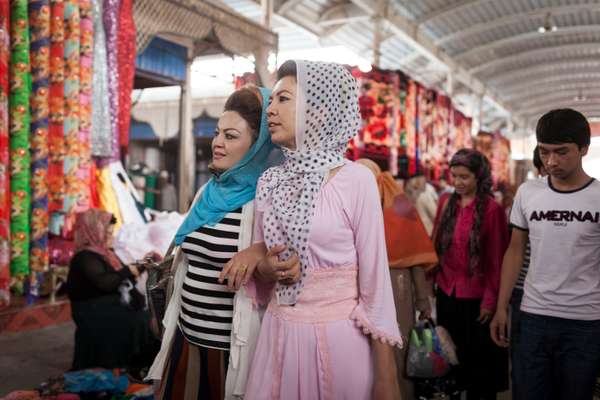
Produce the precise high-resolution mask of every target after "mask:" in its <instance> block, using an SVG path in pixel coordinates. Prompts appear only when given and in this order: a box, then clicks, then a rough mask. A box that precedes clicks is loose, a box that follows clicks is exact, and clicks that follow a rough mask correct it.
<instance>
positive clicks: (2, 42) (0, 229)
mask: <svg viewBox="0 0 600 400" xmlns="http://www.w3.org/2000/svg"><path fill="white" fill-rule="evenodd" d="M9 32H10V5H9V1H8V0H0V308H4V307H6V306H8V304H9V302H10V290H9V285H10V174H9V168H10V162H9V160H10V157H9V141H10V138H9V128H8V127H9V123H8V93H9V81H8V74H9V63H10V35H9Z"/></svg>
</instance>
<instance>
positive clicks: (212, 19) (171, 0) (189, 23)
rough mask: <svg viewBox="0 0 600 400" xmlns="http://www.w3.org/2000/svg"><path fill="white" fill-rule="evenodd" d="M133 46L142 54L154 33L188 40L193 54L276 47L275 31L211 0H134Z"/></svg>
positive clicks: (273, 48) (231, 52) (254, 50)
mask: <svg viewBox="0 0 600 400" xmlns="http://www.w3.org/2000/svg"><path fill="white" fill-rule="evenodd" d="M133 12H134V17H135V21H136V28H137V35H136V48H137V51H138V53H142V52H143V51H144V49H145V48H146V47H147V46H148V44H149V43H150V41H151V40H152V38H153V37H154V36H156V35H165V34H166V35H172V36H176V37H183V38H186V39H189V40H191V41H192V43H193V45H194V54H193V55H194V56H198V55H206V54H210V53H211V52H213V53H221V52H225V53H229V54H244V55H245V54H253V53H254V52H256V51H258V49H259V48H261V47H265V48H269V49H272V50H274V51H276V50H277V44H278V38H277V34H276V33H274V32H272V31H270V30H269V29H267V28H265V27H263V26H262V25H260V24H258V23H256V22H253V21H250V20H248V19H247V18H244V17H243V16H241V15H239V14H237V13H235V12H231V11H229V10H227V9H226V8H223V7H220V6H218V5H216V4H213V3H211V2H207V1H202V0H143V1H136V2H134V11H133Z"/></svg>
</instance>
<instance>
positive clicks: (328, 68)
mask: <svg viewBox="0 0 600 400" xmlns="http://www.w3.org/2000/svg"><path fill="white" fill-rule="evenodd" d="M296 67H297V71H298V76H297V81H298V86H297V96H296V116H297V119H296V143H297V150H294V151H291V150H288V149H283V150H284V157H285V161H284V163H283V164H282V165H281V166H276V167H273V168H270V169H268V170H267V171H266V172H265V173H264V174H263V175H262V177H261V178H260V184H259V185H258V192H257V195H256V198H257V207H258V209H259V210H261V211H264V221H263V224H264V228H265V229H264V232H265V242H266V244H267V247H269V248H271V247H273V246H276V245H279V244H285V245H287V247H288V249H287V250H286V251H285V252H283V253H282V257H283V259H287V258H288V257H290V255H291V254H292V253H296V254H298V256H299V257H300V263H301V268H302V277H301V279H300V281H299V282H298V283H296V284H294V285H292V286H285V285H278V286H277V289H276V290H277V301H278V303H279V304H287V305H292V304H295V303H296V301H297V299H298V296H299V294H300V291H301V290H302V287H303V286H304V278H305V277H306V273H307V267H308V237H309V233H310V228H311V225H312V219H313V216H314V211H315V207H316V200H317V196H318V193H319V191H320V190H321V186H322V184H323V182H324V180H325V177H326V176H327V174H328V173H329V171H330V170H331V169H332V168H335V167H338V166H341V165H343V164H344V163H345V162H346V160H345V158H344V153H345V150H346V147H347V146H348V142H349V141H350V139H351V138H352V137H353V136H354V135H356V134H357V133H358V130H359V128H360V121H361V120H360V114H359V106H358V95H357V93H358V91H357V85H356V81H355V80H354V78H353V77H352V75H351V74H350V72H349V71H348V70H347V69H346V68H344V67H343V66H342V65H339V64H334V63H323V62H310V61H296Z"/></svg>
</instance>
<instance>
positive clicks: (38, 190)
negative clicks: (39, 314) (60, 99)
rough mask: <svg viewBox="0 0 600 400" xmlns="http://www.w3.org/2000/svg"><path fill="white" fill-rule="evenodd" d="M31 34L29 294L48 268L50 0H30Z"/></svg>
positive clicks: (35, 288)
mask: <svg viewBox="0 0 600 400" xmlns="http://www.w3.org/2000/svg"><path fill="white" fill-rule="evenodd" d="M29 26H30V38H31V75H32V82H33V86H32V93H31V132H30V146H31V192H32V193H31V222H30V226H31V242H30V262H29V265H30V267H31V274H30V281H29V282H30V285H29V294H30V295H32V296H39V289H40V285H41V282H42V281H43V279H42V278H43V273H44V271H46V270H47V269H48V179H47V177H48V114H49V111H48V101H49V94H50V93H49V83H48V79H49V74H50V72H49V71H50V2H49V0H30V1H29Z"/></svg>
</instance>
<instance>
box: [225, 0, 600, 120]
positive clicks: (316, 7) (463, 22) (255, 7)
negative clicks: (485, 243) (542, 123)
mask: <svg viewBox="0 0 600 400" xmlns="http://www.w3.org/2000/svg"><path fill="white" fill-rule="evenodd" d="M221 1H222V3H224V4H226V5H227V6H229V7H231V8H232V9H233V10H235V11H236V12H239V13H240V14H242V15H245V16H247V17H250V18H257V15H260V13H261V8H260V3H261V1H260V0H221ZM272 1H274V11H275V16H276V20H277V22H278V23H279V27H275V26H274V29H275V30H276V31H277V32H279V34H280V41H281V43H282V45H280V48H281V49H285V47H284V44H285V43H287V42H289V40H288V37H287V36H286V32H287V31H289V26H290V24H291V25H292V26H293V27H295V28H296V30H297V27H301V28H302V29H303V30H304V31H305V32H307V33H308V34H309V36H316V37H318V38H319V41H320V42H321V43H322V44H326V45H331V44H343V45H345V46H347V47H350V48H351V49H353V50H354V51H355V52H356V53H357V54H361V55H371V54H372V53H373V47H374V46H373V43H374V39H375V38H374V36H375V34H374V32H375V31H376V29H375V26H381V31H380V34H381V39H382V42H381V62H380V67H382V68H388V69H401V70H403V71H405V72H407V73H408V74H409V75H411V76H413V77H414V78H415V79H418V80H420V81H421V82H422V83H423V84H425V85H427V86H430V87H432V88H436V89H440V90H443V91H447V88H448V86H447V76H448V74H449V72H451V73H452V75H453V79H452V80H453V81H454V82H455V83H454V90H453V99H455V100H456V101H458V102H461V101H463V102H465V103H469V102H471V106H470V107H471V108H473V107H474V106H473V104H474V103H475V102H476V100H475V99H476V98H477V97H479V96H483V104H482V122H483V123H484V125H485V126H487V127H491V128H496V127H499V126H502V125H505V124H510V122H508V120H510V121H512V122H514V123H516V124H517V125H519V126H521V127H525V126H526V127H528V128H531V127H532V126H533V124H534V123H535V121H536V120H537V118H538V117H539V116H540V115H541V114H542V113H544V112H545V111H547V110H548V109H549V108H556V107H573V108H576V109H578V110H580V111H582V112H583V113H584V114H586V115H587V116H588V117H590V118H592V117H596V118H598V117H600V83H598V82H597V81H598V78H600V1H599V0H511V1H498V0H387V1H386V0H272Z"/></svg>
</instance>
